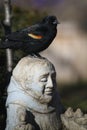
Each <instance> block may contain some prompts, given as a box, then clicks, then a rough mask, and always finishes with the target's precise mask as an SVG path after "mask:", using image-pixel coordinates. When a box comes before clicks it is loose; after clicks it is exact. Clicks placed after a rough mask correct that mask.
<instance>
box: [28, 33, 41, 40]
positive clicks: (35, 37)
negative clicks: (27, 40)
mask: <svg viewBox="0 0 87 130" xmlns="http://www.w3.org/2000/svg"><path fill="white" fill-rule="evenodd" d="M28 36H29V37H31V38H33V39H42V36H41V35H35V34H32V33H28Z"/></svg>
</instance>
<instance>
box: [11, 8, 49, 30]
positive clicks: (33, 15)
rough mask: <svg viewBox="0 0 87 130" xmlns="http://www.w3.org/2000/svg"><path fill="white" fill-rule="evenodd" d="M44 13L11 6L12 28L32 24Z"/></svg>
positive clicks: (44, 13)
mask: <svg viewBox="0 0 87 130" xmlns="http://www.w3.org/2000/svg"><path fill="white" fill-rule="evenodd" d="M46 15H47V13H46V12H43V13H40V12H39V11H38V10H22V9H21V8H18V7H13V20H12V25H13V30H18V29H21V28H24V27H26V26H29V25H32V24H34V23H36V22H37V21H39V20H41V19H42V18H43V17H44V16H46Z"/></svg>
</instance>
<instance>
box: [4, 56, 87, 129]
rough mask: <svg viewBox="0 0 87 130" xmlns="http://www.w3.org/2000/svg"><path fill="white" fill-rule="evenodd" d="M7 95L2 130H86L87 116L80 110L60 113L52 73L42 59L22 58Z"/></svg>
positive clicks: (61, 107) (46, 62)
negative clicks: (3, 127) (4, 124)
mask: <svg viewBox="0 0 87 130" xmlns="http://www.w3.org/2000/svg"><path fill="white" fill-rule="evenodd" d="M7 92H8V97H7V101H6V107H7V123H6V129H5V130H87V114H83V113H82V112H81V110H80V109H77V110H76V112H73V110H72V108H68V109H67V111H66V112H65V113H63V114H62V112H63V106H62V104H61V102H60V97H59V93H58V91H57V85H56V71H55V68H54V66H53V64H52V63H51V62H50V61H48V60H47V59H46V58H42V57H40V58H38V57H32V56H27V57H24V58H22V59H21V60H20V61H19V63H18V64H17V66H16V67H15V68H14V70H13V73H12V77H11V81H10V84H9V86H8V90H7Z"/></svg>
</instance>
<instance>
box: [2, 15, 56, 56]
mask: <svg viewBox="0 0 87 130" xmlns="http://www.w3.org/2000/svg"><path fill="white" fill-rule="evenodd" d="M57 24H58V21H57V18H56V17H55V16H47V17H45V18H44V19H43V20H42V21H41V22H39V23H37V24H35V25H32V26H30V27H26V28H24V29H21V30H19V31H16V32H12V33H11V34H9V35H7V36H5V39H4V41H2V44H0V48H1V49H6V48H10V49H13V50H17V49H20V50H22V51H24V52H26V53H28V54H36V53H38V52H40V51H43V50H44V49H46V48H47V47H48V46H49V45H50V44H51V42H52V41H53V39H54V38H55V36H56V33H57Z"/></svg>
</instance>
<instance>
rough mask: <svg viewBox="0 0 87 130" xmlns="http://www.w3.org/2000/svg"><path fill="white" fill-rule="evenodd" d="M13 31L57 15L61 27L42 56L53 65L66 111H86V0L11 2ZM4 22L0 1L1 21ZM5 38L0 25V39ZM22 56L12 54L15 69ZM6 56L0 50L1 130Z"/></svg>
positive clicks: (19, 53)
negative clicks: (69, 108) (79, 109)
mask: <svg viewBox="0 0 87 130" xmlns="http://www.w3.org/2000/svg"><path fill="white" fill-rule="evenodd" d="M11 4H12V31H16V30H18V29H20V28H23V27H26V26H29V25H32V24H34V23H35V22H37V21H39V20H41V19H42V18H43V17H44V16H46V15H56V16H57V18H58V20H59V22H60V24H59V25H58V33H57V36H56V38H55V40H54V41H53V43H52V44H51V45H50V47H49V48H48V49H47V50H45V51H44V52H42V53H41V55H42V56H45V57H47V58H48V59H49V60H50V61H51V62H52V63H53V64H54V66H55V68H56V72H57V83H58V90H59V93H60V96H61V101H62V104H63V105H64V106H65V108H67V107H69V106H71V107H73V109H74V110H75V109H76V108H78V107H80V108H81V109H82V111H83V112H87V0H20V1H18V0H11ZM3 19H4V5H3V0H0V20H3ZM3 35H4V31H3V28H2V26H1V24H0V37H1V36H3ZM20 57H22V53H21V52H18V51H17V52H15V60H14V66H13V68H14V67H15V65H16V64H17V62H18V61H19V59H20ZM6 73H7V72H6V54H5V50H0V130H3V129H4V123H3V120H5V118H6V116H5V107H4V104H5V99H6V87H7V81H6V79H7V77H6Z"/></svg>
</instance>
